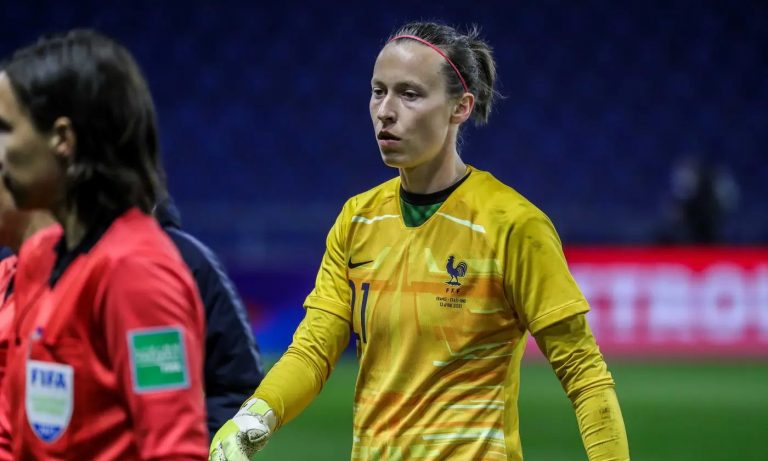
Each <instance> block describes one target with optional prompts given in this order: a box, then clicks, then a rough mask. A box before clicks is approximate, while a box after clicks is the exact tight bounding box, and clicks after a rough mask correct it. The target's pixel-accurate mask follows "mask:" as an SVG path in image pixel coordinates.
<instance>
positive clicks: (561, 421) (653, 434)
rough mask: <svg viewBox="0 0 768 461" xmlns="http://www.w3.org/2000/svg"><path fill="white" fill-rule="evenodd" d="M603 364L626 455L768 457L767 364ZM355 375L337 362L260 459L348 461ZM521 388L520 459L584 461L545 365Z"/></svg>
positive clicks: (641, 459)
mask: <svg viewBox="0 0 768 461" xmlns="http://www.w3.org/2000/svg"><path fill="white" fill-rule="evenodd" d="M608 362H609V366H610V368H611V371H612V373H613V375H614V378H615V380H616V383H617V392H618V394H619V401H620V403H621V407H622V412H623V414H624V421H625V423H626V426H627V432H628V434H629V443H630V450H631V454H632V459H633V460H638V461H766V460H768V363H766V362H757V361H755V362H745V361H734V362H727V361H722V362H718V363H712V362H710V363H704V362H696V363H680V362H671V361H670V362H667V363H649V362H638V361H632V362H620V361H617V360H615V359H613V360H612V359H610V358H609V359H608ZM356 373H357V365H356V363H355V362H354V360H352V359H344V360H342V361H341V362H340V363H339V365H338V367H337V368H336V370H335V372H334V374H333V376H332V377H331V379H330V381H329V382H328V383H327V384H326V387H325V389H324V390H323V392H322V393H321V395H320V396H319V397H318V398H317V399H316V400H315V401H314V402H313V403H312V405H311V406H310V407H309V409H307V410H306V411H305V412H304V413H303V414H302V415H301V416H299V417H298V418H297V419H296V420H294V421H292V422H291V423H289V424H288V425H287V426H285V427H284V428H283V429H282V430H281V431H280V432H278V433H277V434H276V435H275V437H274V438H273V439H272V440H271V441H270V443H269V445H268V446H267V447H266V449H265V450H264V452H263V453H262V454H261V456H260V457H259V459H263V460H312V461H326V460H328V461H331V460H333V461H338V460H347V459H349V453H350V447H351V438H352V435H351V434H352V429H351V427H352V397H353V390H354V383H355V374H356ZM520 394H521V398H520V426H521V430H520V432H521V437H522V441H523V451H524V454H525V458H526V460H530V461H540V460H541V461H573V460H586V459H587V458H586V455H585V454H584V449H583V447H582V445H581V439H580V437H579V433H578V428H577V425H576V418H575V416H574V414H573V410H572V409H571V406H570V402H569V401H568V400H567V398H566V397H565V394H564V392H563V391H562V389H561V388H560V384H559V383H558V382H557V379H556V378H555V376H554V374H553V373H552V371H551V369H550V368H549V365H548V364H546V363H533V362H527V363H525V364H524V365H523V371H522V384H521V391H520Z"/></svg>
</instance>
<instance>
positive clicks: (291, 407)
mask: <svg viewBox="0 0 768 461" xmlns="http://www.w3.org/2000/svg"><path fill="white" fill-rule="evenodd" d="M349 204H350V202H347V205H349ZM347 210H348V207H347V206H345V208H344V209H343V210H342V212H341V214H340V215H339V217H338V218H337V219H336V223H335V224H334V225H333V227H332V228H331V231H330V232H329V233H328V239H327V241H326V250H325V254H324V255H323V260H322V262H321V264H320V270H319V271H318V274H317V279H316V281H315V288H314V289H313V290H312V292H311V293H310V294H309V296H308V297H307V299H306V301H305V302H304V306H305V307H306V316H305V318H304V320H303V321H302V322H301V323H300V324H299V327H298V329H297V330H296V333H295V334H294V337H293V342H292V343H291V346H290V347H289V348H288V351H287V352H286V353H285V354H284V355H283V357H282V358H281V359H280V361H279V362H277V364H275V366H274V367H272V369H271V370H270V371H269V373H267V376H266V377H265V378H264V380H263V381H262V382H261V385H260V386H259V387H258V389H257V390H256V392H255V393H254V396H253V397H252V398H251V399H249V400H248V401H246V402H245V404H243V406H242V408H241V409H240V411H239V412H237V414H236V415H235V416H234V417H233V418H232V419H231V420H229V421H227V423H225V424H224V426H222V428H221V429H219V431H218V432H217V433H216V435H215V436H214V437H213V442H212V443H211V448H210V452H209V459H211V460H214V461H224V460H226V461H242V460H251V459H253V456H254V455H255V453H257V452H258V451H260V450H261V449H262V448H263V447H264V445H265V444H266V443H267V441H268V440H269V437H270V436H271V435H272V433H274V431H275V430H276V429H277V428H278V427H280V426H281V425H283V424H285V423H286V422H288V421H290V420H291V419H293V418H294V417H296V416H297V415H298V414H299V413H301V411H302V410H304V408H306V407H307V405H309V403H310V402H311V401H312V399H314V398H315V396H316V395H317V394H318V393H319V392H320V390H321V389H322V387H323V384H324V383H325V382H326V380H327V379H328V377H329V375H330V374H331V371H332V370H333V367H334V365H335V364H336V361H337V360H338V358H339V356H340V355H341V353H342V352H343V351H344V348H346V346H347V344H348V343H349V336H350V325H351V316H352V311H351V308H350V298H351V293H350V288H349V282H348V281H347V262H346V250H345V247H346V234H347V228H348V225H349V223H350V222H351V215H350V214H349V213H348V212H347Z"/></svg>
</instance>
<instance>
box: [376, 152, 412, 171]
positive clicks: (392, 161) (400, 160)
mask: <svg viewBox="0 0 768 461" xmlns="http://www.w3.org/2000/svg"><path fill="white" fill-rule="evenodd" d="M379 151H380V152H381V160H382V161H384V164H385V165H387V166H389V167H392V168H405V167H407V166H408V163H409V162H408V155H406V154H404V153H403V152H400V151H395V150H389V149H381V148H380V149H379Z"/></svg>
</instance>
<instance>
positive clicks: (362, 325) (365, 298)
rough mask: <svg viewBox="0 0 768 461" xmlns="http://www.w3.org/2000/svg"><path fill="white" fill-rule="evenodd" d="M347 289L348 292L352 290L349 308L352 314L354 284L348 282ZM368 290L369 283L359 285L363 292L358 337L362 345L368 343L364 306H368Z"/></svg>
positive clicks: (353, 309)
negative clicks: (348, 289)
mask: <svg viewBox="0 0 768 461" xmlns="http://www.w3.org/2000/svg"><path fill="white" fill-rule="evenodd" d="M349 288H350V290H352V303H351V307H352V312H353V313H354V312H355V299H356V298H355V291H356V290H355V282H353V281H352V280H350V281H349ZM370 288H371V284H370V283H367V282H365V283H362V284H360V290H361V291H362V292H363V302H362V303H361V306H360V337H361V338H362V340H363V344H365V343H367V342H368V340H367V339H366V336H365V305H366V304H368V290H369V289H370Z"/></svg>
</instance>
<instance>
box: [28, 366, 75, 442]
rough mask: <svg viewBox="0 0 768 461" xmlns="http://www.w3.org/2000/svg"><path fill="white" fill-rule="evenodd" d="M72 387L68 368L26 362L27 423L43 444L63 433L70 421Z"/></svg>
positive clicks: (52, 440) (70, 371) (72, 396)
mask: <svg viewBox="0 0 768 461" xmlns="http://www.w3.org/2000/svg"><path fill="white" fill-rule="evenodd" d="M74 386H75V382H74V369H73V368H72V367H71V366H70V365H65V364H62V363H51V362H41V361H37V360H27V387H26V398H25V407H26V410H27V420H28V421H29V426H30V427H31V428H32V430H33V431H34V433H35V435H37V437H38V438H39V439H40V440H42V441H43V442H46V443H51V442H54V441H56V440H57V439H58V438H59V437H60V436H61V435H62V434H63V433H64V432H65V431H66V430H67V426H69V421H70V419H71V418H72V407H73V400H74Z"/></svg>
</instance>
